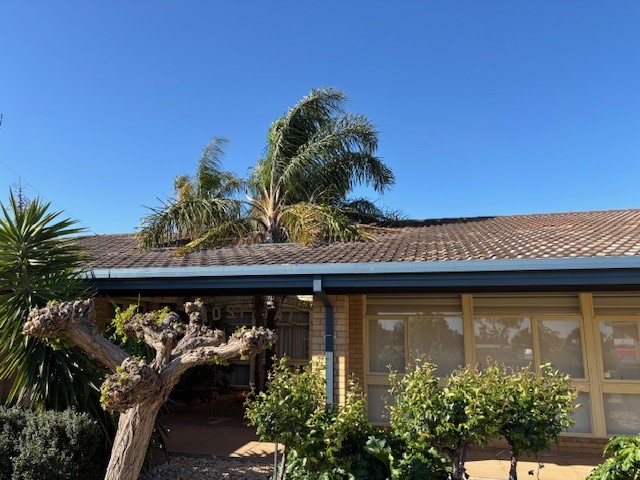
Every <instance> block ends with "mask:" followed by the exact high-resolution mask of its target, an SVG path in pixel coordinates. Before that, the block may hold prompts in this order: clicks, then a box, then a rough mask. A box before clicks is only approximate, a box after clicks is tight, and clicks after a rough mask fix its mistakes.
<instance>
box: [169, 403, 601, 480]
mask: <svg viewBox="0 0 640 480" xmlns="http://www.w3.org/2000/svg"><path fill="white" fill-rule="evenodd" d="M164 421H165V423H166V424H167V426H168V427H169V429H170V438H169V441H168V442H167V450H168V451H169V452H172V453H177V454H189V455H214V456H224V457H262V458H265V460H267V457H271V456H272V455H273V452H274V444H273V443H265V442H259V441H258V439H257V437H256V435H255V432H254V431H253V429H251V428H248V427H247V426H246V422H245V420H243V419H242V409H241V408H240V407H239V406H237V405H229V406H221V407H215V408H210V407H195V408H189V409H174V411H173V412H172V413H171V414H169V415H166V416H165V417H164ZM542 461H543V465H544V466H543V468H541V469H539V468H538V463H537V462H535V461H532V460H524V461H520V462H518V478H520V479H522V480H526V479H531V480H584V479H585V478H586V477H587V476H588V475H589V472H591V470H592V469H593V467H594V466H595V465H597V464H598V463H600V461H601V459H600V458H596V457H585V456H579V455H576V456H571V455H564V454H562V455H560V454H555V453H549V454H548V455H545V456H543V457H542ZM466 467H467V472H468V473H469V474H470V475H471V476H472V478H477V479H507V478H509V475H508V473H509V457H508V452H496V451H475V450H473V451H471V452H470V455H469V459H468V461H467V463H466ZM529 472H533V474H532V475H529Z"/></svg>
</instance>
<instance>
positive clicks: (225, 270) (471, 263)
mask: <svg viewBox="0 0 640 480" xmlns="http://www.w3.org/2000/svg"><path fill="white" fill-rule="evenodd" d="M629 268H640V257H578V258H536V259H495V260H440V261H428V262H427V261H425V262H386V263H384V262H380V263H376V262H369V263H325V264H317V263H309V264H276V265H239V266H212V267H153V268H96V269H93V270H90V271H89V272H88V273H87V277H89V278H94V279H119V278H122V279H125V278H127V279H132V278H185V277H190V278H197V277H260V276H267V275H268V276H274V275H275V276H289V275H368V274H406V273H425V274H428V273H461V272H465V273H472V272H514V271H551V270H609V269H629Z"/></svg>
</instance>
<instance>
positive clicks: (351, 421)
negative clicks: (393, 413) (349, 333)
mask: <svg viewBox="0 0 640 480" xmlns="http://www.w3.org/2000/svg"><path fill="white" fill-rule="evenodd" d="M317 366H318V365H317V363H314V362H312V363H311V364H310V365H309V366H308V367H307V368H304V369H303V370H301V371H294V370H292V369H290V368H289V367H287V365H286V360H284V359H283V360H281V361H280V362H279V363H277V364H276V365H275V366H274V369H273V370H272V372H271V373H270V375H269V380H270V383H269V388H268V391H267V392H261V393H259V394H258V395H256V396H255V397H253V398H252V399H250V400H249V401H248V402H247V404H246V406H247V413H246V416H247V418H248V419H249V424H250V425H253V426H255V427H256V428H257V433H258V436H259V437H260V439H261V440H262V441H277V442H279V443H284V444H285V445H286V446H287V461H286V467H285V468H286V478H289V479H305V480H306V479H326V480H333V479H354V480H355V479H362V480H365V479H366V480H369V479H371V480H376V479H379V480H384V479H387V478H394V479H405V478H416V479H417V478H424V479H429V478H433V479H436V478H438V479H439V478H446V477H445V476H442V475H440V476H429V475H431V473H429V475H427V473H426V472H427V471H429V472H431V470H429V469H430V468H431V467H433V466H437V465H438V462H437V458H436V459H435V460H436V461H432V458H431V456H429V453H427V454H426V455H425V456H424V459H423V458H421V457H420V458H419V457H418V456H417V455H413V454H410V453H409V454H407V455H405V456H403V454H404V453H406V452H405V451H406V448H399V446H400V445H401V441H400V440H399V439H394V438H392V437H391V436H390V435H388V434H387V433H385V432H384V431H381V430H377V429H376V428H375V427H374V426H373V425H371V423H370V422H369V421H368V418H367V417H368V415H367V411H366V408H365V400H364V397H363V395H362V393H361V392H360V390H359V389H358V388H357V386H356V384H355V382H353V381H352V382H350V385H349V389H348V391H347V395H346V399H345V403H344V405H342V406H340V407H336V406H330V405H329V406H328V405H327V404H326V396H325V387H324V379H323V378H322V377H321V376H320V375H318V374H317V373H316V372H315V371H314V368H316V369H317ZM434 468H435V467H434ZM414 470H420V473H419V474H416V475H414V476H407V475H406V472H410V471H414ZM436 470H437V469H436ZM393 472H396V473H395V474H393ZM438 472H439V473H442V472H443V470H442V468H441V466H440V470H438Z"/></svg>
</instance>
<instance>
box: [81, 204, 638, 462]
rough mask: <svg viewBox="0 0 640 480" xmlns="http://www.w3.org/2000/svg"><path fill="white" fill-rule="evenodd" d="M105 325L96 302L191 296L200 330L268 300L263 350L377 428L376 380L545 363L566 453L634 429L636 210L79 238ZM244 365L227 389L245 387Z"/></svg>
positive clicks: (593, 448) (177, 300) (105, 308)
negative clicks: (355, 237)
mask: <svg viewBox="0 0 640 480" xmlns="http://www.w3.org/2000/svg"><path fill="white" fill-rule="evenodd" d="M80 243H81V244H82V245H84V246H86V247H87V248H88V249H89V251H90V254H91V260H90V261H89V264H88V267H89V269H90V277H91V279H92V281H93V282H94V285H95V287H96V288H97V291H98V292H99V296H98V301H97V305H98V312H99V315H102V316H103V317H104V318H105V319H106V318H107V317H108V316H109V309H110V305H113V304H114V303H115V304H127V303H138V302H139V303H141V304H142V305H143V306H144V307H145V308H150V309H151V308H158V307H162V306H164V305H179V304H181V303H182V301H183V300H184V299H191V298H194V297H200V298H202V299H203V300H204V302H205V304H206V305H207V308H209V311H210V315H211V316H212V318H213V319H214V320H222V319H226V320H227V322H228V324H230V325H231V326H235V325H242V324H250V323H251V322H252V318H251V312H252V308H251V298H252V297H253V296H254V295H265V296H266V298H267V303H269V302H276V303H278V302H280V303H281V307H280V309H279V313H278V319H277V320H278V330H279V338H280V341H279V344H278V347H277V351H278V352H279V353H281V354H286V355H288V356H289V357H292V358H293V359H295V360H296V361H300V362H304V361H305V360H307V359H308V358H310V357H322V358H324V359H325V360H326V365H327V369H326V376H327V380H328V386H327V390H328V395H329V398H330V399H331V400H332V401H334V402H342V401H343V400H344V398H345V389H346V386H347V381H348V377H349V376H350V375H353V376H355V377H356V378H357V379H358V381H359V382H360V384H361V385H362V387H363V388H364V391H365V393H367V395H368V409H369V415H370V418H371V420H372V421H374V422H376V423H384V421H385V419H384V415H383V413H384V398H385V397H386V396H387V395H388V393H387V388H388V385H389V380H388V372H389V368H392V369H394V370H397V371H399V372H402V371H404V369H405V368H407V365H410V363H411V359H412V358H415V357H416V356H419V355H425V356H427V357H428V358H429V359H430V360H431V361H432V362H434V363H435V364H437V365H438V374H439V375H441V376H446V375H447V374H448V373H449V372H451V371H452V370H453V369H455V368H456V367H457V366H459V365H462V364H465V363H466V364H482V363H483V362H485V361H486V359H487V358H488V357H490V358H492V359H494V360H497V361H500V362H504V363H505V364H507V365H513V366H520V365H527V364H530V363H531V364H533V365H539V364H541V363H543V362H547V361H549V362H551V363H553V365H555V366H556V367H557V368H558V369H560V370H561V371H563V372H566V373H568V374H570V375H571V377H572V378H573V381H574V382H575V385H576V386H577V387H578V388H579V391H580V395H579V398H578V401H579V403H580V404H581V405H582V407H581V408H580V409H579V410H578V412H577V413H576V415H575V419H576V425H575V426H574V427H573V428H572V430H571V432H570V433H569V434H568V435H567V436H565V437H564V444H565V445H567V448H569V449H570V450H571V451H573V452H580V451H582V452H585V453H598V454H599V453H600V451H601V447H602V444H603V443H604V439H606V438H607V437H609V436H611V435H615V434H636V433H638V432H640V210H611V211H594V212H579V213H554V214H540V215H514V216H496V217H480V218H457V219H440V220H425V221H405V222H398V223H396V224H393V225H388V226H384V227H379V228H377V229H376V233H375V239H374V240H372V241H369V242H358V243H332V244H323V245H318V246H313V247H302V246H300V245H297V244H260V245H235V246H227V247H219V248H213V249H208V250H201V251H196V252H193V253H189V254H185V255H181V254H178V253H177V252H176V249H175V248H162V249H157V250H153V251H140V250H138V248H137V243H136V239H135V236H134V235H132V234H122V235H94V236H87V237H83V238H81V239H80ZM252 375H253V368H252V366H251V365H250V364H246V365H244V367H242V366H241V367H240V368H238V370H237V373H236V376H235V379H233V381H232V383H236V384H238V385H242V384H246V383H247V382H248V381H250V380H251V376H252Z"/></svg>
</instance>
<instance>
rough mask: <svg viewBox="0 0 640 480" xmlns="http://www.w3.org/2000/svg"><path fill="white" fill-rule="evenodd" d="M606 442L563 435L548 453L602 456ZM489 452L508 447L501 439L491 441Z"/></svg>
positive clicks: (599, 439)
mask: <svg viewBox="0 0 640 480" xmlns="http://www.w3.org/2000/svg"><path fill="white" fill-rule="evenodd" d="M607 442H608V439H607V438H592V437H572V436H569V435H566V436H565V435H563V436H561V437H560V439H559V442H558V444H557V445H552V446H551V448H550V449H549V452H550V453H552V454H560V455H562V454H571V455H583V456H597V457H600V456H602V450H603V449H604V446H605V444H606V443H607ZM485 448H487V449H489V450H495V451H502V450H507V451H508V449H509V445H508V444H507V442H506V441H505V440H503V439H499V440H491V441H490V442H489V444H488V445H487V446H486V447H485Z"/></svg>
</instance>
